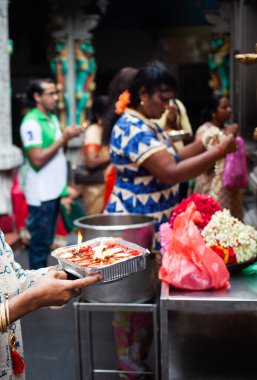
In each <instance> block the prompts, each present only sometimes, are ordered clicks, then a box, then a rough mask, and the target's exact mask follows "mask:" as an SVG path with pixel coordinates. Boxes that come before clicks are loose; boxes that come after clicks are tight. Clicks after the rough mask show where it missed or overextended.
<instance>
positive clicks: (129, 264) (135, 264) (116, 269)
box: [51, 237, 150, 284]
mask: <svg viewBox="0 0 257 380" xmlns="http://www.w3.org/2000/svg"><path fill="white" fill-rule="evenodd" d="M114 239H115V241H116V242H117V243H118V244H122V245H124V246H126V247H129V248H133V249H136V250H138V251H140V252H142V253H141V254H140V255H138V256H135V257H129V258H127V259H122V260H120V261H117V262H116V263H113V264H107V265H105V266H99V267H94V268H84V267H81V266H80V265H79V264H75V263H72V262H71V261H69V260H67V259H63V258H62V257H60V255H61V254H63V253H65V252H67V251H69V250H70V249H73V248H75V249H76V248H77V247H78V244H75V245H70V246H67V247H62V248H57V249H55V250H54V251H53V252H51V256H53V257H54V258H55V259H56V260H58V265H59V268H60V269H63V270H65V271H66V272H68V273H71V274H72V275H74V276H76V277H78V278H82V277H86V276H90V275H92V274H94V273H101V274H102V276H103V279H102V281H100V282H99V283H98V284H107V283H110V282H114V281H118V280H121V279H122V278H124V277H127V276H129V275H130V274H132V273H135V272H139V271H141V270H144V269H145V268H146V256H147V255H149V254H150V251H149V250H148V249H145V248H142V247H140V246H139V245H137V244H134V243H130V242H128V241H125V240H119V239H117V238H111V237H101V238H97V239H92V240H88V241H86V242H83V243H81V246H88V245H97V244H100V243H101V242H108V241H113V240H114Z"/></svg>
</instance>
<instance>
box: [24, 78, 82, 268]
mask: <svg viewBox="0 0 257 380" xmlns="http://www.w3.org/2000/svg"><path fill="white" fill-rule="evenodd" d="M27 99H28V101H29V102H30V104H31V105H32V107H33V108H32V109H31V110H30V111H29V112H28V113H27V115H26V116H25V117H24V119H23V121H22V124H21V129H20V134H21V140H22V144H23V151H24V155H25V157H26V162H27V173H26V183H25V196H26V200H27V203H28V208H29V216H28V219H27V227H28V230H29V233H30V236H31V238H30V242H29V261H30V267H31V269H39V268H41V267H45V266H46V265H47V257H48V254H49V252H50V247H51V244H52V242H53V238H54V233H55V228H56V220H57V216H58V212H59V202H60V197H61V196H65V195H68V194H67V165H66V158H65V155H64V151H63V147H64V145H65V144H66V143H67V141H69V140H70V139H72V138H73V137H75V136H78V135H79V134H80V133H81V132H82V131H83V130H84V129H83V127H77V126H70V127H67V128H65V130H64V132H63V134H62V132H61V129H60V126H59V122H58V119H57V117H56V116H55V115H54V114H53V112H54V111H55V107H56V101H57V92H56V87H55V84H54V82H53V81H52V80H51V79H39V80H35V81H32V82H31V84H30V87H29V89H28V91H27Z"/></svg>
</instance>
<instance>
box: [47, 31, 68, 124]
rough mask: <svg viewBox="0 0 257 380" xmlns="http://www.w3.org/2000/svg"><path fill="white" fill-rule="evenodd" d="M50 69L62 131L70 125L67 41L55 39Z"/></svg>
mask: <svg viewBox="0 0 257 380" xmlns="http://www.w3.org/2000/svg"><path fill="white" fill-rule="evenodd" d="M49 62H50V67H51V70H52V72H53V74H54V75H55V78H56V83H57V92H58V102H57V107H58V114H59V119H60V125H61V128H62V130H63V129H64V128H65V126H66V125H69V124H70V115H69V99H68V89H67V74H68V54H67V46H66V40H65V39H64V38H55V39H54V40H53V46H52V49H51V50H50V54H49Z"/></svg>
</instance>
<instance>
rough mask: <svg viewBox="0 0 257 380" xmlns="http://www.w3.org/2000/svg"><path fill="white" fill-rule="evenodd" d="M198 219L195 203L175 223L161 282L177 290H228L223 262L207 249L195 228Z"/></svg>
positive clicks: (163, 265) (164, 260) (165, 256)
mask: <svg viewBox="0 0 257 380" xmlns="http://www.w3.org/2000/svg"><path fill="white" fill-rule="evenodd" d="M195 218H197V219H198V218H199V213H198V212H197V211H196V206H195V204H194V203H190V204H189V206H188V207H187V209H186V211H185V212H184V213H181V214H179V215H178V216H177V218H176V219H175V221H174V225H173V230H172V231H171V234H172V236H171V239H170V244H169V247H168V250H167V252H166V253H165V254H164V257H163V261H162V266H161V268H160V271H159V278H160V279H161V280H162V281H165V282H167V283H168V284H170V285H172V286H173V287H174V288H177V289H187V290H204V289H219V288H228V287H229V282H228V280H229V272H228V270H227V268H226V265H225V264H224V262H223V260H222V259H221V258H220V257H219V256H218V255H217V254H216V253H215V252H213V251H212V250H211V249H210V248H208V247H207V246H206V244H205V242H204V240H203V238H202V236H201V234H200V232H199V230H198V228H197V227H196V225H195V224H194V220H195Z"/></svg>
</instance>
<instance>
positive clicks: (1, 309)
mask: <svg viewBox="0 0 257 380" xmlns="http://www.w3.org/2000/svg"><path fill="white" fill-rule="evenodd" d="M0 320H1V334H3V333H5V332H6V330H7V323H6V316H5V301H4V302H1V304H0Z"/></svg>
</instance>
